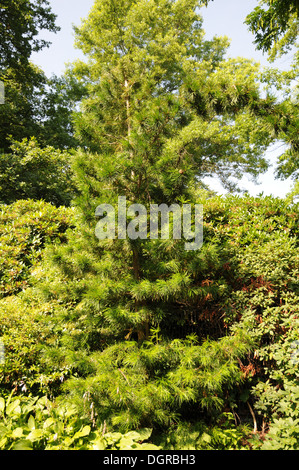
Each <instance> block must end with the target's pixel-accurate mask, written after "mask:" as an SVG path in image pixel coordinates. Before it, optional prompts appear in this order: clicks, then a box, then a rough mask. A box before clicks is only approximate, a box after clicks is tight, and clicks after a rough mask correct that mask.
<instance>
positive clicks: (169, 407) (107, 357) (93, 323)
mask: <svg viewBox="0 0 299 470" xmlns="http://www.w3.org/2000/svg"><path fill="white" fill-rule="evenodd" d="M197 7H198V1H195V0H175V1H174V0H159V1H158V0H140V1H133V0H122V1H115V0H98V1H96V2H95V4H94V7H93V9H92V10H91V13H90V15H89V17H88V18H87V19H86V20H85V21H83V23H82V26H81V27H80V28H78V29H77V31H76V33H77V44H78V46H79V47H80V48H81V49H82V50H83V52H84V53H85V54H86V55H87V57H88V58H89V61H88V63H86V64H84V63H81V62H78V63H77V64H76V65H75V66H74V69H73V70H74V72H75V73H76V74H77V76H78V77H79V78H80V79H81V80H82V81H86V83H87V87H88V93H89V96H88V98H87V99H86V100H84V101H83V103H82V109H81V113H80V114H78V115H77V116H76V119H77V122H76V126H77V133H78V138H79V139H81V145H82V149H81V150H80V151H79V152H78V153H77V155H76V159H75V165H74V171H75V174H76V181H77V187H78V191H79V196H78V198H77V201H76V205H77V208H78V214H79V215H78V224H77V229H76V230H75V231H73V232H72V233H71V234H70V235H69V243H68V244H67V245H66V246H65V247H63V246H62V247H58V248H55V250H54V249H53V252H52V253H49V255H48V260H49V262H50V260H51V263H52V267H51V269H52V270H53V272H52V275H51V273H50V271H49V278H50V279H52V280H51V281H50V282H49V283H48V284H45V285H44V286H43V289H44V293H47V295H48V296H50V297H51V296H52V297H53V296H54V297H58V298H59V299H60V301H61V302H65V304H66V307H65V316H62V317H60V318H59V319H58V320H59V321H61V324H63V327H64V330H65V334H64V335H63V337H62V339H61V342H60V344H59V345H58V346H59V348H57V349H55V348H53V349H52V350H51V351H49V355H50V356H51V357H52V359H53V360H55V364H56V365H57V367H59V366H63V367H71V368H72V371H73V373H74V374H75V376H77V378H74V379H73V380H71V381H69V382H67V384H66V388H67V389H68V390H69V392H70V395H71V396H72V397H73V398H74V399H75V398H76V397H77V399H79V401H81V403H83V405H82V406H83V407H85V408H86V407H87V405H88V407H87V408H88V409H90V406H92V409H93V410H94V407H95V408H96V412H97V413H98V416H99V419H100V420H101V421H102V422H103V420H106V421H107V422H109V424H110V425H115V426H122V428H130V427H132V426H140V425H151V424H153V423H156V424H159V425H161V424H163V425H166V424H169V422H171V421H173V420H174V419H175V417H176V416H177V414H178V413H181V412H182V409H183V407H184V406H187V405H188V407H190V406H191V405H192V406H193V407H195V408H194V409H193V411H191V413H193V412H194V410H195V409H202V408H203V407H205V408H210V409H211V408H213V407H216V408H217V407H220V408H221V406H223V403H224V397H225V390H226V388H227V387H229V386H231V385H232V384H233V383H235V382H237V381H238V380H239V379H240V376H239V375H238V367H237V366H236V364H237V358H238V357H239V356H240V355H242V354H245V353H246V352H247V351H248V348H249V347H250V341H249V340H248V338H245V337H244V336H243V335H242V334H241V333H240V335H239V336H238V335H236V336H235V337H232V338H229V339H227V338H223V339H219V338H221V337H222V336H225V329H224V327H223V323H222V320H221V312H220V310H219V305H220V304H221V298H222V296H223V293H224V291H225V289H227V288H228V279H227V278H226V277H225V276H226V274H225V270H224V269H223V266H224V265H225V264H226V263H228V261H229V260H230V258H231V250H232V248H231V247H229V246H226V245H225V243H223V244H222V245H221V246H219V245H218V244H217V242H215V241H214V240H213V233H210V234H209V232H207V233H205V243H204V246H203V248H202V249H201V250H197V251H187V250H185V240H183V239H182V240H180V239H175V238H174V237H173V236H172V237H170V239H156V240H153V239H149V237H148V236H147V237H146V238H145V239H143V238H138V236H137V238H136V239H132V238H128V237H119V238H117V236H116V238H114V239H109V238H107V239H104V240H100V241H99V240H98V239H97V237H96V236H95V227H96V223H97V220H96V217H95V211H96V208H97V207H98V206H99V205H101V204H110V205H111V206H113V207H114V208H115V210H116V215H118V210H117V208H118V202H119V199H118V198H119V197H125V198H126V201H127V203H128V205H131V204H142V205H143V206H144V207H145V208H146V209H147V210H148V211H147V213H148V214H149V207H150V205H151V204H157V205H160V204H168V205H170V204H173V203H179V204H183V203H190V204H191V205H193V207H194V204H196V203H197V202H199V195H200V193H201V189H202V188H203V184H202V183H201V180H202V178H203V177H204V176H207V175H218V176H220V177H221V178H222V181H223V182H224V183H225V184H226V185H227V187H232V186H233V181H231V180H230V177H231V176H232V177H236V178H239V177H240V176H241V175H242V174H243V173H244V172H247V173H249V174H250V175H251V176H252V177H255V176H257V175H258V174H259V173H260V172H261V171H263V170H265V169H266V167H267V163H266V161H265V160H264V158H263V157H261V155H262V153H263V151H264V150H265V149H266V148H267V146H268V145H269V143H270V142H271V135H269V129H268V127H267V125H266V124H264V121H263V118H262V117H261V113H260V110H261V109H267V108H268V109H269V108H270V107H271V106H273V99H272V98H271V97H266V98H265V99H262V98H261V97H260V95H259V83H258V75H257V71H258V69H257V66H256V65H255V64H252V63H251V62H249V61H247V60H241V59H238V60H224V55H225V51H226V46H227V45H228V41H227V39H226V38H214V39H213V40H211V41H205V40H204V33H203V29H202V20H201V17H200V16H199V14H198V10H197ZM257 110H258V111H259V112H258V113H257V112H256V111H257ZM131 215H132V217H134V215H133V214H131ZM146 223H147V226H148V227H149V220H148V219H147V220H146ZM193 223H195V221H194V220H193ZM139 230H140V227H139ZM136 231H137V230H136ZM137 232H138V231H137ZM116 235H120V234H119V233H118V234H116ZM53 279H54V280H53ZM207 301H208V302H210V314H207V315H205V314H204V313H205V312H204V308H203V305H204V304H205V302H207ZM211 312H212V313H211ZM192 333H195V334H196V335H197V336H198V337H199V342H197V340H196V339H194V338H193V339H192V341H191V340H190V338H189V339H188V337H189V335H190V334H192ZM206 336H210V337H212V338H213V340H207V341H204V340H205V337H206ZM186 338H187V339H186ZM202 342H203V343H202ZM201 343H202V344H201ZM216 351H217V353H216ZM88 356H89V357H88ZM78 375H79V376H80V378H78ZM83 390H85V392H84V399H83V402H82V396H83ZM191 409H192V408H191ZM189 412H190V409H189ZM195 414H196V413H195Z"/></svg>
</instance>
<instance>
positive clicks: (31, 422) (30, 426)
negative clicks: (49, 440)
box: [28, 415, 35, 431]
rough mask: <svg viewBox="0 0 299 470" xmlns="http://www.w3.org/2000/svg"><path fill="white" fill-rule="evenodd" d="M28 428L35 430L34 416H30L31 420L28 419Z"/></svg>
mask: <svg viewBox="0 0 299 470" xmlns="http://www.w3.org/2000/svg"><path fill="white" fill-rule="evenodd" d="M28 428H29V429H30V430H31V431H32V430H33V429H35V419H34V418H33V416H32V415H30V416H29V419H28Z"/></svg>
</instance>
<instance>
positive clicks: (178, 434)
mask: <svg viewBox="0 0 299 470" xmlns="http://www.w3.org/2000/svg"><path fill="white" fill-rule="evenodd" d="M217 421H218V425H213V426H211V425H207V424H205V423H204V422H203V421H202V422H200V421H199V422H197V423H195V424H193V423H190V422H189V423H186V422H180V424H179V425H178V426H176V427H174V429H171V428H170V430H169V431H168V432H166V433H165V435H163V436H162V438H161V437H158V438H157V442H159V445H160V446H161V447H162V449H163V450H178V449H179V450H249V447H248V445H247V444H248V442H247V436H248V433H249V428H248V427H246V426H238V427H236V425H235V422H234V418H233V416H232V414H231V413H223V414H222V415H219V417H218V418H217ZM155 442H156V441H155Z"/></svg>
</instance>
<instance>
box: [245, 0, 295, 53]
mask: <svg viewBox="0 0 299 470" xmlns="http://www.w3.org/2000/svg"><path fill="white" fill-rule="evenodd" d="M263 7H264V8H263ZM298 14H299V4H298V0H263V1H262V2H260V5H259V6H258V7H256V8H255V9H254V10H253V11H252V13H250V14H249V15H248V16H247V18H246V23H247V24H248V25H249V27H250V30H251V31H252V32H253V33H254V34H255V44H256V45H257V48H258V49H261V50H263V51H265V52H269V53H270V58H271V59H272V60H273V59H275V57H276V56H277V55H278V54H283V53H285V52H286V51H287V50H288V49H290V47H291V46H292V45H293V44H294V43H295V42H296V40H297V37H298V24H299V23H298Z"/></svg>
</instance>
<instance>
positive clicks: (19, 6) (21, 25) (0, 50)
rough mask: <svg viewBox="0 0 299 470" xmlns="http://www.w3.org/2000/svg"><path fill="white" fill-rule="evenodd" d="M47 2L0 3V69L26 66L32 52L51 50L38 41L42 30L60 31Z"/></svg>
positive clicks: (16, 0)
mask: <svg viewBox="0 0 299 470" xmlns="http://www.w3.org/2000/svg"><path fill="white" fill-rule="evenodd" d="M49 5H50V4H49V2H48V1H47V0H25V1H23V0H14V1H10V0H1V6H0V36H1V44H0V68H2V67H3V65H4V66H5V67H7V66H14V67H16V68H17V67H19V66H20V64H26V62H27V61H28V59H29V58H30V56H31V53H32V52H33V51H35V52H36V51H39V50H41V49H42V48H44V47H46V46H48V44H49V43H48V42H46V41H45V40H43V39H40V38H39V37H38V33H39V31H40V30H41V29H46V30H48V31H51V32H57V31H59V29H60V28H59V27H58V26H56V25H55V19H56V15H55V14H54V13H52V11H51V7H50V6H49Z"/></svg>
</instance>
